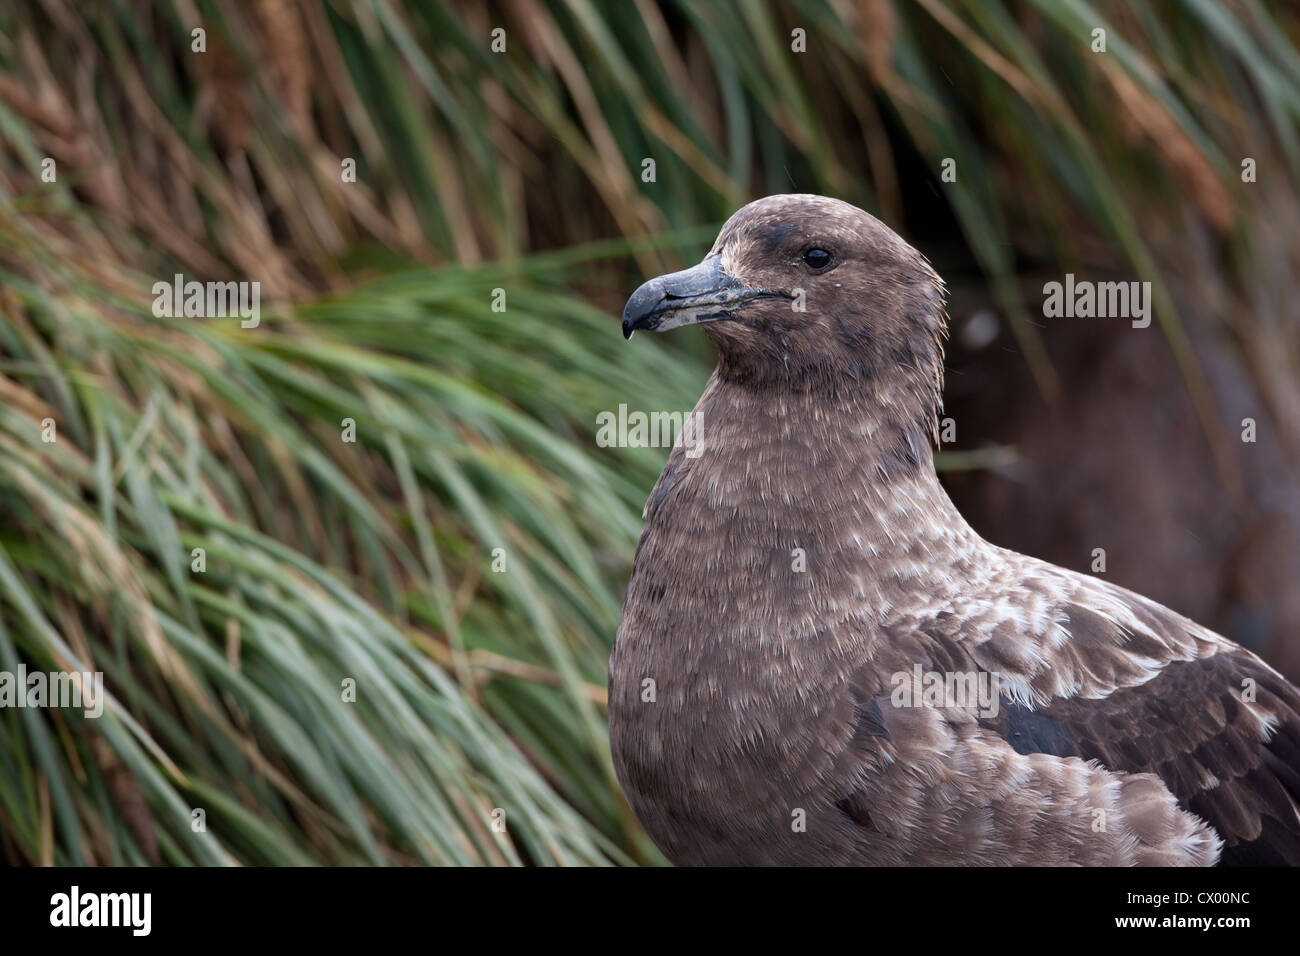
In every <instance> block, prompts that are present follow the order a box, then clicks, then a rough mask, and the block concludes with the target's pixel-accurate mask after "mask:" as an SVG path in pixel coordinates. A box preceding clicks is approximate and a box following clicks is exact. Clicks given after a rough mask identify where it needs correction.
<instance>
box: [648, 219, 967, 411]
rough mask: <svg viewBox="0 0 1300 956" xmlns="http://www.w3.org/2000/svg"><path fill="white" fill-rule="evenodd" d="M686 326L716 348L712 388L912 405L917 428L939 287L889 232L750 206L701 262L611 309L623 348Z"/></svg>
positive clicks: (938, 323)
mask: <svg viewBox="0 0 1300 956" xmlns="http://www.w3.org/2000/svg"><path fill="white" fill-rule="evenodd" d="M697 324H698V325H703V326H704V328H705V331H706V333H707V334H708V335H709V337H710V338H711V339H712V340H713V341H714V343H715V344H716V345H717V347H718V373H719V375H720V376H722V377H723V378H728V379H732V380H736V381H742V382H745V383H747V384H762V383H768V384H774V385H778V386H783V387H787V388H795V389H801V390H807V389H813V388H830V389H832V390H834V391H844V390H859V391H862V390H867V391H875V392H876V393H877V397H879V398H882V399H884V398H886V397H888V399H889V400H893V399H895V398H903V397H906V396H907V395H912V396H913V398H914V401H913V402H911V403H909V404H914V405H915V406H916V408H915V411H916V412H917V414H918V415H920V416H922V417H927V418H928V417H930V416H932V414H933V410H934V408H935V407H936V406H937V405H938V399H939V391H940V388H941V384H942V369H943V350H942V337H943V332H944V314H943V283H942V280H940V279H939V277H938V275H937V274H936V273H935V271H934V270H933V269H932V268H930V265H929V263H927V262H926V260H925V257H924V256H922V255H921V254H920V253H919V252H917V251H916V250H915V249H913V248H912V247H911V246H910V245H908V244H907V243H906V242H904V241H903V240H902V239H901V238H899V236H898V235H897V234H896V233H895V232H894V231H893V230H892V229H890V228H889V227H888V226H886V225H885V224H884V223H882V222H881V221H880V220H878V219H876V218H875V217H874V216H871V215H869V214H868V213H865V212H863V211H862V210H861V209H858V208H857V207H856V206H852V205H850V204H848V203H846V202H841V201H839V200H837V199H828V198H827V197H825V196H811V195H783V196H768V197H767V198H765V199H759V200H757V201H756V202H752V203H750V204H749V205H748V206H745V207H744V208H742V209H741V210H740V211H738V212H737V213H736V214H735V215H733V216H732V217H731V218H730V219H729V220H727V223H726V224H725V225H724V226H723V227H722V231H721V232H720V233H719V234H718V238H717V241H716V242H715V243H714V244H713V248H712V249H711V250H710V251H709V254H708V255H707V256H705V257H704V261H702V262H701V263H700V264H699V265H696V266H692V267H691V268H689V269H684V270H683V271H681V272H674V273H671V274H670V275H664V276H659V277H658V278H655V279H651V280H650V281H649V282H646V283H645V284H644V285H642V286H641V287H640V288H639V289H637V290H636V292H634V293H633V294H632V297H631V298H630V299H629V300H628V303H627V307H626V308H625V309H624V310H623V335H624V336H625V337H628V338H630V337H631V335H632V333H633V332H634V331H637V330H640V329H648V330H653V331H658V332H663V331H666V330H668V329H674V328H678V327H680V326H683V325H697ZM894 393H899V394H898V395H895V394H894Z"/></svg>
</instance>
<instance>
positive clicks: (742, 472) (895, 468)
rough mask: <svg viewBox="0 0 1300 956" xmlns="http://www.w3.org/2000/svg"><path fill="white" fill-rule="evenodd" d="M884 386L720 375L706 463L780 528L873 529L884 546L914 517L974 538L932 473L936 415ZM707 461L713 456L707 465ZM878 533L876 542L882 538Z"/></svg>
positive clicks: (713, 391)
mask: <svg viewBox="0 0 1300 956" xmlns="http://www.w3.org/2000/svg"><path fill="white" fill-rule="evenodd" d="M878 384H879V383H877V382H870V381H865V380H864V381H859V382H857V383H855V384H854V386H853V387H847V386H846V385H845V384H844V383H840V384H839V386H838V387H836V388H834V389H827V388H819V387H806V388H793V389H770V388H760V387H754V385H753V384H752V383H748V382H744V381H736V380H734V379H732V378H729V377H728V376H726V375H725V374H724V373H723V370H722V369H721V368H719V369H718V370H715V372H714V374H713V377H712V378H711V379H710V381H709V384H708V387H707V388H706V389H705V391H704V394H703V395H702V396H701V398H700V401H699V404H698V405H697V406H696V410H695V413H694V414H695V416H696V418H697V430H698V432H699V434H700V436H702V441H701V442H700V443H699V451H698V458H699V461H698V462H693V463H692V464H691V469H692V471H695V470H696V469H697V468H701V466H703V467H702V471H703V472H708V473H710V478H709V480H710V482H711V483H714V484H715V486H716V487H719V488H737V490H740V489H742V488H744V489H746V490H747V491H748V494H744V495H742V496H740V497H742V498H748V499H749V500H750V501H753V502H754V503H755V504H756V505H758V506H759V508H760V509H762V510H764V511H765V513H766V514H767V516H768V517H769V519H770V520H771V521H772V522H773V523H774V524H775V525H784V526H787V527H788V528H790V529H791V530H797V529H798V528H799V527H801V526H802V527H804V528H812V527H815V526H817V525H819V524H825V525H829V526H835V527H846V526H848V524H849V523H854V522H856V523H857V525H858V527H860V528H862V529H863V530H865V531H870V532H872V537H876V538H878V539H879V546H880V547H884V546H885V544H886V543H887V542H891V541H893V542H894V543H899V544H903V543H904V542H898V541H897V540H896V538H891V533H892V529H894V528H902V527H904V524H903V522H901V521H900V520H899V519H900V516H902V515H903V514H907V515H910V516H911V518H912V519H913V523H912V525H910V527H915V526H916V519H922V520H921V522H920V523H921V524H922V525H924V526H926V527H930V526H934V527H936V528H943V529H946V530H945V531H944V532H943V533H944V534H945V535H952V534H960V535H965V534H966V533H967V532H969V533H970V534H971V535H973V534H974V532H973V531H970V529H969V526H968V525H967V524H966V522H965V519H963V518H962V516H961V514H960V513H959V512H958V511H957V509H956V507H955V506H954V505H953V503H952V501H951V500H950V499H949V497H948V494H947V492H946V491H944V489H943V486H942V485H941V484H940V482H939V478H938V476H937V475H936V474H935V470H934V452H933V448H932V446H931V442H930V433H931V430H932V428H933V424H932V423H933V420H934V416H935V410H934V408H933V407H932V406H931V407H930V408H929V409H926V410H921V409H919V408H918V407H917V404H916V402H914V401H912V400H910V399H911V397H912V396H911V395H910V394H907V395H900V394H897V393H894V394H891V393H890V392H889V391H887V390H886V391H882V390H881V389H880V388H879V387H878ZM709 459H713V460H712V461H709ZM877 531H878V532H879V534H878V535H877V534H876V532H877Z"/></svg>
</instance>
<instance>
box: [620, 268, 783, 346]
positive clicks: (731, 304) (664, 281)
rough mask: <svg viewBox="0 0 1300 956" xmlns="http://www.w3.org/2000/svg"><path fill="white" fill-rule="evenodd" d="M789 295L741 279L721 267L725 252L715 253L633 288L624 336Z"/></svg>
mask: <svg viewBox="0 0 1300 956" xmlns="http://www.w3.org/2000/svg"><path fill="white" fill-rule="evenodd" d="M788 298H790V296H787V295H780V294H778V293H776V292H769V291H767V290H766V289H755V288H752V287H750V286H747V285H745V284H744V283H743V282H740V281H738V280H737V279H736V278H735V277H733V276H731V275H729V274H728V273H727V272H726V271H725V270H724V269H723V268H722V256H721V255H719V254H717V253H715V254H713V255H711V256H706V257H705V259H704V261H703V262H701V263H700V264H699V265H698V266H692V267H691V268H689V269H683V270H682V271H681V272H673V273H670V274H669V275H666V276H659V278H657V279H651V280H650V281H649V282H647V283H646V284H645V285H643V286H641V288H639V289H637V290H636V291H635V292H633V293H632V298H630V299H628V300H627V305H626V306H625V307H624V309H623V338H625V339H630V338H631V337H632V333H633V332H635V331H636V330H637V329H648V330H650V331H652V332H666V331H668V330H669V329H676V328H679V327H681V326H683V325H697V324H698V323H700V322H714V321H716V320H718V319H727V318H730V317H731V316H733V315H734V314H735V313H736V311H737V310H738V309H740V308H741V307H742V306H743V305H745V304H746V303H747V302H752V301H753V300H755V299H788Z"/></svg>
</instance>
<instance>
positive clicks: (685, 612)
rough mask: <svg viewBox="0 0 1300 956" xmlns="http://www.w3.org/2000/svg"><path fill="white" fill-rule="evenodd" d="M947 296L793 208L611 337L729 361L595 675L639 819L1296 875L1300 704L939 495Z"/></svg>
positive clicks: (789, 857)
mask: <svg viewBox="0 0 1300 956" xmlns="http://www.w3.org/2000/svg"><path fill="white" fill-rule="evenodd" d="M945 296H946V293H945V287H944V284H943V281H942V279H941V278H940V277H939V276H938V274H937V273H936V272H935V270H934V269H933V268H932V267H931V265H930V264H929V262H928V261H927V260H926V258H925V257H924V256H923V255H922V254H921V253H920V252H918V251H917V250H916V249H915V248H913V247H912V246H911V245H909V244H908V243H907V242H905V241H904V240H903V239H902V238H901V237H900V236H898V235H897V234H896V233H895V232H894V231H893V230H892V229H890V228H889V227H888V226H887V225H885V224H884V223H883V222H881V221H880V220H878V219H876V218H875V217H873V216H871V215H870V214H868V213H866V212H864V211H863V210H861V209H859V208H857V207H855V206H853V205H851V204H849V203H846V202H843V201H840V200H837V199H832V198H828V197H824V196H815V195H804V194H792V195H776V196H768V197H766V198H763V199H759V200H757V201H755V202H752V203H750V204H748V205H746V206H744V207H743V208H741V209H740V210H739V211H737V212H736V213H735V214H734V215H733V216H732V217H731V218H730V219H729V220H727V222H726V223H725V225H724V226H723V227H722V230H721V232H720V233H719V234H718V237H717V240H716V242H715V243H714V245H713V247H712V249H711V250H710V251H709V253H708V254H707V255H706V256H705V257H704V259H703V260H702V261H701V262H700V263H699V264H698V265H695V266H693V267H691V268H688V269H685V270H683V271H680V272H675V273H672V274H669V275H664V276H660V277H658V278H653V279H651V280H649V281H648V282H646V283H645V284H644V285H642V286H641V287H640V288H638V289H637V290H636V291H635V292H634V293H633V294H632V296H631V297H630V299H629V300H628V302H627V305H626V308H625V309H624V311H623V315H622V328H623V334H624V337H625V338H630V337H631V336H632V334H633V333H634V332H637V331H642V330H654V331H659V332H662V331H666V330H669V329H674V328H679V327H682V326H687V325H700V326H701V327H702V328H703V331H704V332H705V334H706V335H707V336H708V337H709V338H710V339H711V340H712V341H713V343H714V345H715V347H716V352H717V364H716V367H715V368H714V371H713V373H712V375H711V377H710V378H709V380H708V382H707V384H706V386H705V387H704V390H703V393H702V395H701V397H700V399H699V402H698V404H697V405H696V406H695V409H694V410H693V411H692V413H691V415H692V416H693V418H694V436H693V437H694V441H693V447H691V448H690V449H687V448H686V447H684V445H683V443H682V442H681V441H679V442H678V443H677V444H676V446H675V447H674V448H673V449H672V451H671V453H670V454H669V456H668V459H667V463H666V465H665V467H664V469H663V472H662V474H661V475H660V477H659V479H658V481H657V482H656V483H655V485H654V487H653V489H652V490H651V492H650V495H649V499H648V501H647V502H646V506H645V511H644V522H645V523H644V528H643V531H642V534H641V537H640V541H639V543H638V545H637V548H636V552H635V557H634V561H633V570H632V573H631V577H630V580H629V582H628V588H627V594H626V598H625V600H624V604H623V609H622V615H621V619H620V621H619V625H618V629H617V632H616V634H615V639H614V644H613V648H612V651H611V655H610V664H609V687H608V702H609V740H610V748H611V753H612V757H613V761H614V765H615V769H616V772H617V776H618V780H619V784H620V786H621V788H622V790H623V793H624V795H625V796H626V798H627V801H628V803H629V805H630V807H631V808H632V810H633V812H634V813H635V815H636V817H637V818H638V820H639V821H640V823H641V824H642V826H643V827H644V829H645V831H646V832H647V833H648V835H649V836H650V837H651V839H652V840H653V841H654V842H655V844H656V845H657V846H658V847H659V849H660V850H661V851H662V852H663V853H664V855H665V856H666V857H667V858H668V860H669V861H671V862H672V863H674V864H677V865H686V866H693V865H729V866H1019V865H1043V866H1211V865H1251V866H1259V865H1271V866H1290V865H1296V864H1297V863H1300V809H1298V807H1300V691H1297V689H1296V687H1294V686H1293V685H1292V684H1290V683H1288V682H1287V680H1286V679H1285V678H1283V677H1282V676H1281V675H1280V674H1278V673H1277V672H1276V671H1275V670H1273V669H1272V668H1271V667H1269V666H1268V665H1267V664H1266V663H1265V662H1264V661H1262V660H1261V659H1259V658H1258V657H1256V656H1255V655H1254V654H1252V653H1250V652H1249V651H1247V650H1246V649H1244V648H1242V647H1240V646H1238V645H1237V644H1235V643H1233V642H1232V641H1230V640H1228V639H1227V638H1225V637H1222V636H1220V635H1219V634H1217V633H1215V632H1213V631H1211V630H1209V629H1207V628H1205V627H1202V626H1201V625H1199V624H1197V623H1195V622H1193V621H1192V620H1189V619H1188V618H1185V617H1183V616H1181V615H1179V614H1177V613H1175V612H1174V611H1171V610H1169V609H1168V608H1165V607H1163V606H1161V605H1159V604H1157V603H1155V602H1154V601H1151V600H1149V599H1147V598H1145V597H1142V596H1141V595H1139V594H1136V593H1134V592H1132V591H1129V590H1126V589H1124V588H1122V587H1118V586H1116V585H1114V584H1112V583H1110V582H1108V581H1106V580H1105V579H1103V578H1101V577H1099V576H1097V575H1090V574H1083V573H1079V572H1075V571H1071V570H1067V569H1064V568H1061V567H1057V566H1055V565H1052V564H1049V563H1047V562H1044V561H1041V560H1038V559H1036V558H1033V557H1030V556H1026V555H1022V554H1018V553H1015V552H1013V551H1009V550H1006V549H1004V548H1000V547H998V546H997V545H995V544H993V543H990V542H989V541H986V540H984V539H983V538H982V537H981V536H980V535H978V534H977V533H976V532H975V531H974V530H972V528H971V527H970V526H969V525H968V524H967V522H966V521H965V520H964V519H963V518H962V516H961V514H960V513H959V512H958V510H957V509H956V507H955V506H954V505H953V503H952V501H951V500H950V499H949V497H948V495H947V493H946V492H945V491H944V489H943V487H942V485H941V484H940V482H939V479H938V477H937V474H936V472H935V467H934V449H935V445H936V444H937V443H938V440H939V435H938V425H939V421H940V412H941V409H942V388H943V343H944V340H945V335H946V315H945ZM1135 520H1136V519H1135Z"/></svg>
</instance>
